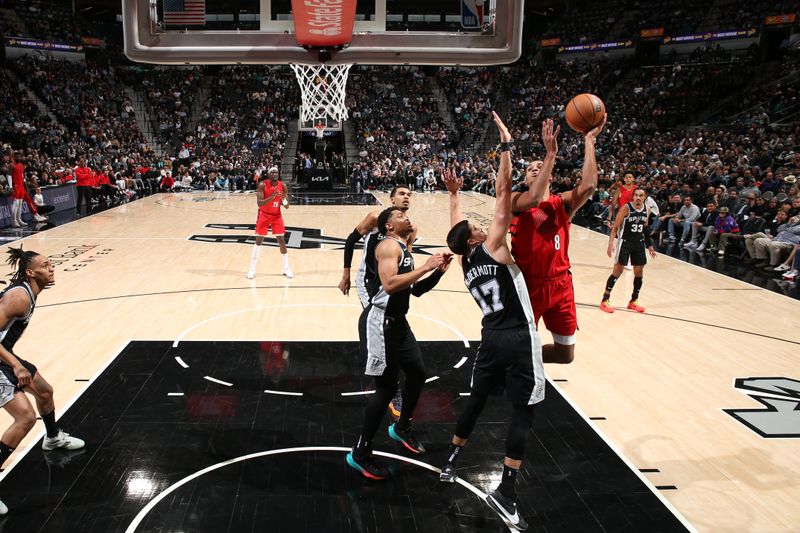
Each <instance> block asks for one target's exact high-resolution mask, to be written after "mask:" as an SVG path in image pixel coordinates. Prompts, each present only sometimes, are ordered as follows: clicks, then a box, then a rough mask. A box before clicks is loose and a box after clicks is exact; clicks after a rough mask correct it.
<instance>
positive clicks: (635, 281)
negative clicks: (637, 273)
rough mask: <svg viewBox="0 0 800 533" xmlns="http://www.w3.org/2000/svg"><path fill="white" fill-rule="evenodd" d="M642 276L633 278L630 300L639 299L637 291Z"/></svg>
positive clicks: (639, 288)
mask: <svg viewBox="0 0 800 533" xmlns="http://www.w3.org/2000/svg"><path fill="white" fill-rule="evenodd" d="M642 281H643V280H642V278H633V293H632V294H631V301H632V302H635V301H636V300H638V299H639V291H640V290H642Z"/></svg>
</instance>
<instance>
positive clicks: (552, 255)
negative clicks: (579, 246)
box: [510, 194, 570, 280]
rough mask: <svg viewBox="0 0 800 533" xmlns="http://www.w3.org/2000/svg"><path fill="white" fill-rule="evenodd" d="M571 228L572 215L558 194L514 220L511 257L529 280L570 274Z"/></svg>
mask: <svg viewBox="0 0 800 533" xmlns="http://www.w3.org/2000/svg"><path fill="white" fill-rule="evenodd" d="M569 227H570V218H569V214H568V213H567V210H566V208H565V207H564V200H563V199H562V198H561V195H558V194H553V195H551V196H550V197H549V198H547V200H543V201H542V202H541V203H539V206H538V207H533V208H531V209H528V210H527V211H525V212H524V213H521V214H519V215H518V216H516V217H514V220H513V221H512V222H511V228H510V229H511V254H512V255H513V256H514V260H515V261H516V262H517V265H518V266H519V268H520V270H521V271H522V274H523V276H524V277H525V279H526V280H530V279H541V278H555V277H558V276H562V275H564V274H566V273H567V271H568V270H569Z"/></svg>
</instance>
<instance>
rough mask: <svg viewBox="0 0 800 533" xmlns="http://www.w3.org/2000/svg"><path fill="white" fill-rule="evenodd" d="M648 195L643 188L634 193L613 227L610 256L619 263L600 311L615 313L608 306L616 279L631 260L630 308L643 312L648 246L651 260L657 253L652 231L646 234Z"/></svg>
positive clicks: (620, 211) (609, 246) (616, 265)
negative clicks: (631, 286)
mask: <svg viewBox="0 0 800 533" xmlns="http://www.w3.org/2000/svg"><path fill="white" fill-rule="evenodd" d="M645 197H646V193H645V191H644V190H643V189H637V190H636V191H635V192H634V193H633V201H632V202H629V203H627V204H625V205H623V206H622V207H621V208H620V210H619V213H617V218H616V220H615V221H614V227H612V228H611V234H610V235H609V237H608V251H607V253H608V257H612V254H615V259H616V262H615V263H614V270H613V272H611V275H610V276H609V277H608V281H607V282H606V291H605V292H604V293H603V301H601V302H600V309H602V310H603V311H605V312H606V313H613V312H614V308H613V307H611V304H610V303H609V298H611V291H612V290H613V289H614V284H615V283H616V282H617V279H618V278H619V277H620V275H622V270H623V269H624V268H625V265H627V264H628V259H630V261H631V265H633V293H632V294H631V301H630V302H629V303H628V309H630V310H631V311H636V312H637V313H644V307H642V306H640V305H639V291H640V290H641V288H642V275H643V272H644V265H646V264H647V254H646V253H645V247H647V251H649V252H650V257H652V258H653V259H655V257H656V252H655V250H653V241H652V239H651V238H650V232H649V231H647V219H648V216H649V215H650V213H649V212H648V211H649V210H648V209H647V206H645V205H644V201H645ZM617 233H619V239H618V240H617V246H616V252H615V250H614V238H616V236H617Z"/></svg>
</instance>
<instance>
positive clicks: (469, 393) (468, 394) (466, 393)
mask: <svg viewBox="0 0 800 533" xmlns="http://www.w3.org/2000/svg"><path fill="white" fill-rule="evenodd" d="M471 394H472V393H471V392H459V393H458V395H459V396H470V395H471Z"/></svg>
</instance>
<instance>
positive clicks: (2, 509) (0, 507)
mask: <svg viewBox="0 0 800 533" xmlns="http://www.w3.org/2000/svg"><path fill="white" fill-rule="evenodd" d="M6 514H8V507H6V504H4V503H3V502H2V501H0V516H2V515H6Z"/></svg>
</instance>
